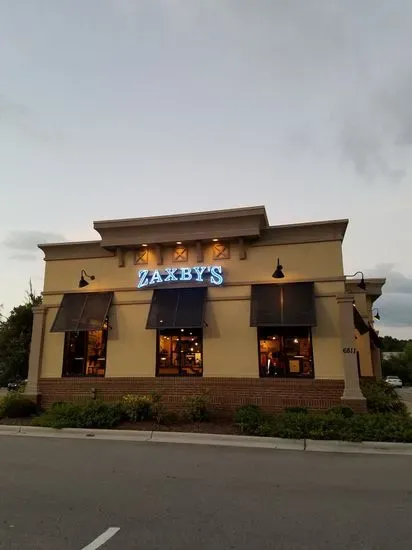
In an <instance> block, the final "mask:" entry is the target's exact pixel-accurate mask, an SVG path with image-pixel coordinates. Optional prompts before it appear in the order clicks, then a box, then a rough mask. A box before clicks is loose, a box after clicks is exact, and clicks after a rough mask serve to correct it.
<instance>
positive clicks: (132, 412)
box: [122, 395, 153, 422]
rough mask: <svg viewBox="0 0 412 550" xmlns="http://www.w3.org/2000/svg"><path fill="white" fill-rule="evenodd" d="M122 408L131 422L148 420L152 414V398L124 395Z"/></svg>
mask: <svg viewBox="0 0 412 550" xmlns="http://www.w3.org/2000/svg"><path fill="white" fill-rule="evenodd" d="M122 408H123V411H124V414H125V415H126V417H127V418H128V419H129V420H130V421H131V422H140V421H141V420H149V419H150V418H152V413H153V411H152V409H153V398H152V397H151V396H147V395H124V396H123V398H122Z"/></svg>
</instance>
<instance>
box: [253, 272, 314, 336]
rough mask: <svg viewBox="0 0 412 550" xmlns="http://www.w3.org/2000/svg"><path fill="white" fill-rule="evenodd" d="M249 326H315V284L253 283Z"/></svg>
mask: <svg viewBox="0 0 412 550" xmlns="http://www.w3.org/2000/svg"><path fill="white" fill-rule="evenodd" d="M250 325H251V326H252V327H264V326H286V327H292V326H293V327H296V326H315V325H316V310H315V297H314V288H313V283H289V284H285V285H279V284H268V285H252V295H251V302H250Z"/></svg>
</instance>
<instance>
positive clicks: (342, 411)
mask: <svg viewBox="0 0 412 550" xmlns="http://www.w3.org/2000/svg"><path fill="white" fill-rule="evenodd" d="M327 413H328V414H337V415H338V416H344V417H345V418H350V417H351V416H353V415H354V414H355V413H354V412H353V409H351V408H350V407H339V406H338V407H331V408H330V409H328V410H327Z"/></svg>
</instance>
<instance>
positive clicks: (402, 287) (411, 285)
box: [365, 263, 412, 294]
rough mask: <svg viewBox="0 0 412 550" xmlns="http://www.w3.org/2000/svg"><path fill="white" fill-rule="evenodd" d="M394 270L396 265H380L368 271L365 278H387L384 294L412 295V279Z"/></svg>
mask: <svg viewBox="0 0 412 550" xmlns="http://www.w3.org/2000/svg"><path fill="white" fill-rule="evenodd" d="M394 268H395V264H391V263H383V264H378V265H377V266H376V267H374V268H372V269H368V270H366V271H365V276H367V277H379V278H380V277H386V284H385V286H384V287H383V291H382V292H383V294H412V277H408V276H407V275H404V274H403V273H401V272H400V271H396V270H395V269H394Z"/></svg>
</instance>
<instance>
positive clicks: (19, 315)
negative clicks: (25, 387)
mask: <svg viewBox="0 0 412 550" xmlns="http://www.w3.org/2000/svg"><path fill="white" fill-rule="evenodd" d="M41 303H42V297H41V296H39V295H37V294H36V293H35V292H34V291H33V288H32V286H31V284H30V288H29V290H28V291H27V293H26V298H25V300H24V303H23V304H21V305H19V306H16V307H14V308H13V309H12V310H11V312H10V314H9V315H8V316H7V317H6V316H5V315H3V314H1V313H0V387H1V386H5V385H7V383H8V382H9V381H11V380H15V379H17V378H21V379H23V380H24V379H25V378H27V374H28V371H29V355H30V342H31V331H32V326H33V307H36V306H39V305H40V304H41Z"/></svg>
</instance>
